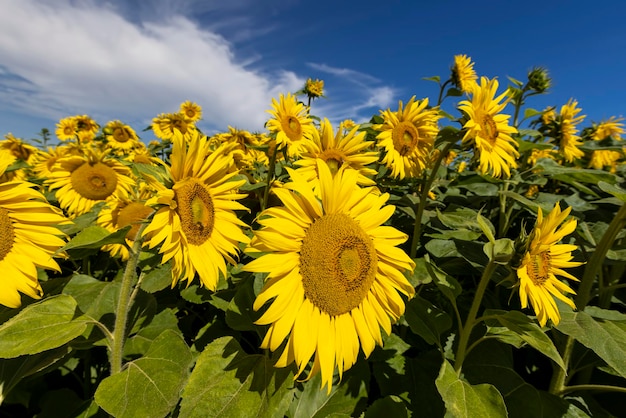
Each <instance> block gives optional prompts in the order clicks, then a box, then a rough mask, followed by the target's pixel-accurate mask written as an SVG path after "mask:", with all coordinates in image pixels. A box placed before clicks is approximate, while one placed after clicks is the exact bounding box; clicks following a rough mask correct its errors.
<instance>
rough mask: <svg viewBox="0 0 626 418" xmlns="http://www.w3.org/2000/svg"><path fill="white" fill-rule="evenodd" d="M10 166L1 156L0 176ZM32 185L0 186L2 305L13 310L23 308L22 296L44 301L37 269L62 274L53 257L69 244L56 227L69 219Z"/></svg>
mask: <svg viewBox="0 0 626 418" xmlns="http://www.w3.org/2000/svg"><path fill="white" fill-rule="evenodd" d="M10 163H11V161H10V159H9V158H7V156H6V155H2V154H0V176H2V175H3V174H4V171H5V170H6V168H7V166H8V165H9V164H10ZM32 186H34V185H33V184H30V183H27V182H24V181H12V182H8V183H2V184H0V237H2V239H0V271H2V273H3V275H4V276H3V277H2V280H0V305H4V306H7V307H9V308H17V307H19V306H20V305H21V303H22V302H21V298H20V293H23V294H25V295H27V296H30V297H31V298H34V299H39V298H41V296H42V293H43V292H42V289H41V286H40V285H39V281H38V275H37V267H41V268H45V269H50V270H56V271H60V268H59V265H58V264H57V263H56V261H54V260H53V259H52V256H53V255H54V254H55V252H56V251H57V250H58V249H59V248H61V247H62V246H63V245H64V244H65V241H64V240H63V239H62V238H61V237H62V236H63V233H62V232H61V231H59V230H58V229H57V228H56V226H57V225H59V224H61V223H65V222H67V219H66V218H65V217H64V216H63V214H62V213H61V211H60V210H58V209H57V208H55V207H54V206H52V205H50V204H49V203H48V202H47V201H46V199H45V197H44V196H43V195H42V194H41V193H40V192H38V191H36V190H34V189H33V188H32Z"/></svg>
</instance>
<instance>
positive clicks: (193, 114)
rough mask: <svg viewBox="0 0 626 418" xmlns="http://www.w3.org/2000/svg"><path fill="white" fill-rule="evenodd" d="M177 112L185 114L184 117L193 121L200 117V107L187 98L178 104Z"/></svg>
mask: <svg viewBox="0 0 626 418" xmlns="http://www.w3.org/2000/svg"><path fill="white" fill-rule="evenodd" d="M178 112H179V113H181V114H183V115H185V118H186V119H188V120H190V121H191V122H193V123H195V122H197V121H199V120H200V119H202V107H200V105H199V104H197V103H194V102H190V101H189V100H187V101H186V102H183V103H181V104H180V109H179V111H178Z"/></svg>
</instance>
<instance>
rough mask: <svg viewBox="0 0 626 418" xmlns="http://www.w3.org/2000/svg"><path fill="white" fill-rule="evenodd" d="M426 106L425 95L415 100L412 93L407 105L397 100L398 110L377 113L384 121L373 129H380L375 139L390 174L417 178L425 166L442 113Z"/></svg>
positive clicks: (401, 177)
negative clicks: (423, 97) (383, 153)
mask: <svg viewBox="0 0 626 418" xmlns="http://www.w3.org/2000/svg"><path fill="white" fill-rule="evenodd" d="M427 106H428V99H427V98H426V99H424V100H422V101H415V96H413V97H411V100H409V102H408V103H407V104H406V107H403V105H402V101H400V102H399V105H398V111H397V112H392V111H391V109H387V110H385V111H382V110H381V112H380V113H381V116H382V117H383V119H384V122H383V123H382V124H380V125H375V126H374V129H376V130H378V131H380V133H379V134H378V136H377V137H376V138H378V139H379V143H378V144H379V145H380V146H381V147H382V148H384V149H385V152H386V153H385V156H384V158H383V160H382V162H383V164H385V165H386V166H387V167H388V168H390V169H391V175H392V176H393V177H396V178H400V179H403V178H405V177H419V175H420V174H421V173H422V170H424V168H426V167H427V166H428V161H429V155H430V152H431V151H432V149H433V144H434V142H435V137H436V136H437V133H438V132H439V128H438V127H437V121H438V120H439V118H440V117H441V116H440V115H439V111H438V110H437V109H427V108H426V107H427Z"/></svg>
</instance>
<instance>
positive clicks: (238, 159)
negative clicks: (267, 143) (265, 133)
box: [215, 126, 269, 169]
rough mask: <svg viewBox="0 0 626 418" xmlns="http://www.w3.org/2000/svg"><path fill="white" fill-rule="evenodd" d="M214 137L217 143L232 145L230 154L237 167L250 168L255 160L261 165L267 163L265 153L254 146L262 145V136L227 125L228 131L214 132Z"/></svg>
mask: <svg viewBox="0 0 626 418" xmlns="http://www.w3.org/2000/svg"><path fill="white" fill-rule="evenodd" d="M215 139H217V143H218V144H221V143H230V144H233V145H234V147H233V151H232V152H231V155H232V157H233V159H234V161H235V165H236V166H237V168H238V169H246V168H252V167H254V164H255V163H257V162H258V163H260V164H263V165H267V164H268V163H269V161H268V158H267V154H266V153H264V152H263V151H261V150H259V149H256V148H255V147H260V146H262V145H264V144H263V142H262V140H263V138H261V137H259V136H258V135H253V134H252V133H250V132H248V131H245V130H241V129H236V128H233V127H232V126H229V127H228V132H223V133H219V134H216V135H215Z"/></svg>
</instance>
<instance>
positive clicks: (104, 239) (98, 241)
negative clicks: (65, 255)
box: [59, 225, 131, 251]
mask: <svg viewBox="0 0 626 418" xmlns="http://www.w3.org/2000/svg"><path fill="white" fill-rule="evenodd" d="M130 228H131V225H128V226H125V227H124V228H122V229H120V230H118V231H116V232H113V233H111V232H109V230H107V229H105V228H103V227H101V226H99V225H92V226H90V227H87V228H85V229H83V230H82V231H80V232H79V233H78V234H76V236H75V237H74V238H72V239H71V240H70V241H69V242H68V243H67V244H66V245H65V246H64V247H63V248H61V249H60V250H59V251H65V250H76V249H79V248H83V249H100V248H102V246H103V245H107V244H122V243H124V242H125V238H126V234H127V233H128V231H130Z"/></svg>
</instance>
